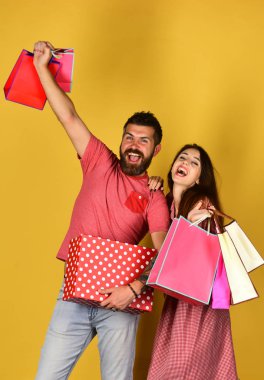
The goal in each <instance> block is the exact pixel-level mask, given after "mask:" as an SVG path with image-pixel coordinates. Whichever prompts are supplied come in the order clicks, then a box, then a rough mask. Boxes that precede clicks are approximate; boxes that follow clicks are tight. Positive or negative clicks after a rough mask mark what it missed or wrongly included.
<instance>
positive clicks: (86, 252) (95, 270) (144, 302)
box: [63, 235, 157, 312]
mask: <svg viewBox="0 0 264 380" xmlns="http://www.w3.org/2000/svg"><path fill="white" fill-rule="evenodd" d="M156 254H157V251H156V250H155V249H151V248H146V247H141V246H138V245H132V244H128V243H120V242H118V241H112V240H110V239H102V238H100V237H93V236H90V235H81V236H79V237H76V238H74V239H72V240H71V242H70V246H69V254H68V259H67V263H66V273H65V282H64V293H63V300H64V301H73V302H77V303H84V304H95V305H96V306H100V302H102V301H103V300H104V299H105V298H107V297H108V295H106V294H105V295H104V294H100V293H99V292H98V290H100V289H107V288H111V287H118V286H122V285H126V284H128V283H131V282H132V281H134V280H135V279H136V278H137V277H139V275H140V274H141V273H142V272H143V271H144V270H145V268H146V266H147V265H148V264H149V263H150V261H151V260H152V258H153V257H154V256H155V255H156ZM152 304H153V290H152V289H151V288H149V287H147V288H146V290H145V291H143V292H142V293H141V294H140V295H139V296H138V297H137V298H135V299H134V300H133V301H132V303H131V304H130V305H129V307H128V308H127V309H125V310H123V311H129V312H140V311H151V310H152Z"/></svg>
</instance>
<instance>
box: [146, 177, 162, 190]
mask: <svg viewBox="0 0 264 380" xmlns="http://www.w3.org/2000/svg"><path fill="white" fill-rule="evenodd" d="M148 187H149V189H150V191H156V190H163V178H161V177H159V176H152V177H149V181H148Z"/></svg>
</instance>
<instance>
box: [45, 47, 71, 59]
mask: <svg viewBox="0 0 264 380" xmlns="http://www.w3.org/2000/svg"><path fill="white" fill-rule="evenodd" d="M72 50H73V49H72V48H67V49H61V48H59V49H51V51H50V52H51V54H52V56H53V57H54V58H57V59H61V55H60V53H63V54H72Z"/></svg>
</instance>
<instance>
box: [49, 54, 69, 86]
mask: <svg viewBox="0 0 264 380" xmlns="http://www.w3.org/2000/svg"><path fill="white" fill-rule="evenodd" d="M52 55H53V58H52V60H51V62H57V63H59V64H60V70H59V72H58V74H57V76H56V78H55V79H56V82H57V83H58V85H59V86H60V88H61V89H62V91H64V92H71V86H72V76H73V62H74V49H71V48H70V49H56V50H53V51H52Z"/></svg>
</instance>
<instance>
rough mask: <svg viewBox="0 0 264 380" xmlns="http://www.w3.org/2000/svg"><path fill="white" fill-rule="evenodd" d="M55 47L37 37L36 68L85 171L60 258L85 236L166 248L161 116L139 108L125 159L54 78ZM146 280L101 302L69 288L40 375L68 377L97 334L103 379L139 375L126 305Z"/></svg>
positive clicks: (124, 145)
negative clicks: (159, 163) (156, 162)
mask: <svg viewBox="0 0 264 380" xmlns="http://www.w3.org/2000/svg"><path fill="white" fill-rule="evenodd" d="M52 48H53V47H52V45H51V44H50V43H48V42H37V43H36V44H35V46H34V65H35V68H36V70H37V73H38V75H39V78H40V81H41V83H42V86H43V88H44V90H45V93H46V95H47V99H48V102H49V104H50V106H51V108H52V110H53V111H54V113H55V115H56V116H57V118H58V119H59V121H60V122H61V124H62V125H63V127H64V128H65V131H66V133H67V134H68V136H69V138H70V139H71V141H72V143H73V146H74V148H75V149H76V151H77V153H78V156H79V159H80V163H81V167H82V172H83V183H82V187H81V190H80V192H79V195H78V196H77V199H76V202H75V204H74V208H73V213H72V218H71V222H70V227H69V230H68V232H67V234H66V236H65V239H64V240H63V242H62V245H61V247H60V250H59V252H58V254H57V258H58V259H60V260H62V261H65V260H66V259H67V254H68V245H69V241H70V240H71V239H72V238H74V237H76V236H79V235H80V234H85V235H88V234H89V235H92V236H100V237H101V238H105V239H111V240H117V241H120V242H126V243H131V244H138V243H139V242H140V240H141V239H142V238H143V237H144V236H145V234H146V233H147V232H148V231H149V232H150V235H151V238H152V242H153V245H154V247H155V248H156V249H159V248H160V247H161V244H162V242H163V239H164V237H165V235H166V231H167V229H168V223H169V215H168V209H167V205H166V201H165V198H164V195H163V194H162V192H160V191H156V192H153V191H150V189H149V187H148V175H147V172H146V170H147V168H148V167H149V165H150V163H151V160H152V157H154V156H156V155H157V154H158V153H159V151H160V149H161V145H160V142H161V138H162V130H161V126H160V124H159V122H158V120H157V119H156V118H155V116H154V115H153V114H152V113H150V112H138V113H135V114H134V115H133V116H131V117H130V118H129V119H128V120H127V122H126V123H125V126H124V129H123V136H122V141H121V145H120V160H119V159H118V158H117V156H116V155H115V154H114V153H113V152H111V151H110V150H109V149H108V148H107V147H106V146H105V144H103V143H102V142H101V141H100V140H98V139H97V138H96V137H95V136H94V135H93V134H92V133H91V132H90V130H89V129H88V128H87V126H86V125H85V124H84V122H83V121H82V120H81V118H80V117H79V115H78V114H77V112H76V110H75V107H74V105H73V103H72V102H71V100H70V99H69V97H68V96H67V95H65V93H64V92H63V91H61V89H60V88H59V86H58V85H57V83H56V82H55V80H54V78H53V77H52V75H51V73H50V71H49V70H48V63H49V60H50V58H51V50H52ZM113 259H114V258H113ZM144 284H145V276H141V277H139V278H137V279H135V280H134V281H132V282H131V283H130V284H129V285H130V286H127V285H126V286H120V287H118V288H117V287H113V288H110V289H107V291H104V290H102V291H101V293H107V294H108V295H109V296H108V297H107V298H106V299H105V300H104V301H102V302H101V304H100V306H101V307H96V306H89V305H80V304H77V303H71V302H65V301H63V300H62V293H63V287H62V288H61V290H60V293H59V297H58V299H57V303H56V306H55V311H54V314H53V316H52V319H51V322H50V325H49V328H48V332H47V335H46V339H45V343H44V346H43V348H42V353H41V358H40V363H39V368H38V373H37V376H36V379H37V380H63V379H65V380H66V379H68V377H69V374H70V373H71V371H72V369H73V367H74V365H75V364H76V362H77V360H78V359H79V357H80V355H81V354H82V352H83V351H84V350H85V348H86V347H87V346H88V344H89V343H90V342H91V340H92V339H93V338H94V336H95V335H97V336H98V342H99V343H98V348H99V352H100V366H101V377H102V379H103V380H132V379H133V363H134V357H135V338H136V330H137V326H138V321H139V315H138V314H131V313H127V312H123V311H122V310H124V309H125V308H126V307H127V306H128V305H129V304H130V303H131V302H132V300H133V299H134V298H135V294H136V295H139V294H140V292H141V291H142V288H143V286H144Z"/></svg>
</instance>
